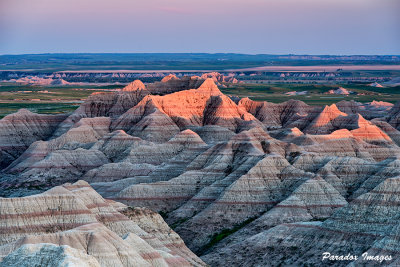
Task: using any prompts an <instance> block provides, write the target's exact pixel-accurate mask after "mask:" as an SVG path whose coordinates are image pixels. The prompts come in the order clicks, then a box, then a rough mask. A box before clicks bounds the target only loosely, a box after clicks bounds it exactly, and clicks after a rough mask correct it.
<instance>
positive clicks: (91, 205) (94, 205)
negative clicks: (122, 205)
mask: <svg viewBox="0 0 400 267" xmlns="http://www.w3.org/2000/svg"><path fill="white" fill-rule="evenodd" d="M109 206H110V204H108V203H94V204H89V205H86V207H87V208H88V209H93V208H103V207H109Z"/></svg>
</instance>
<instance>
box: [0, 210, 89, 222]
mask: <svg viewBox="0 0 400 267" xmlns="http://www.w3.org/2000/svg"><path fill="white" fill-rule="evenodd" d="M82 214H93V213H92V212H90V211H89V210H61V211H59V210H47V211H42V212H31V213H23V214H0V220H5V219H16V218H20V217H22V218H34V217H44V216H60V215H82Z"/></svg>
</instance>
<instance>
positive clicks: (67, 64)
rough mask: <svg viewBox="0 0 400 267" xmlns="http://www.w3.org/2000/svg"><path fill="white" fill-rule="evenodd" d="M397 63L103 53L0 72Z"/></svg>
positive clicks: (49, 58) (45, 59)
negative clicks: (20, 70)
mask: <svg viewBox="0 0 400 267" xmlns="http://www.w3.org/2000/svg"><path fill="white" fill-rule="evenodd" d="M332 64H342V65H343V64H400V56H398V55H384V56H382V55H376V56H369V55H352V56H335V55H268V54H259V55H249V54H233V53H216V54H207V53H130V54H124V53H121V54H118V53H104V54H91V53H81V54H27V55H2V56H0V70H18V69H25V70H26V69H32V70H42V71H57V70H93V69H97V70H102V69H109V70H110V69H111V70H112V69H129V70H164V69H166V70H176V69H182V70H222V69H232V68H250V67H257V66H266V65H279V66H285V65H291V66H307V65H332Z"/></svg>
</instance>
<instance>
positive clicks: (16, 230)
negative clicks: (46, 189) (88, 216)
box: [0, 222, 94, 235]
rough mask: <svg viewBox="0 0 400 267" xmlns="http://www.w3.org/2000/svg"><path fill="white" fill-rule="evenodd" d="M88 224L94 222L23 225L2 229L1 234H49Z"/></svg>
mask: <svg viewBox="0 0 400 267" xmlns="http://www.w3.org/2000/svg"><path fill="white" fill-rule="evenodd" d="M88 223H94V222H83V223H60V222H56V223H53V224H36V225H23V226H9V227H0V233H9V235H15V234H20V233H31V232H34V233H38V232H40V230H42V233H48V232H47V230H49V229H57V231H59V229H64V230H70V229H73V228H76V227H79V226H83V225H87V224H88Z"/></svg>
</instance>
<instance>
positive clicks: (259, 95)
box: [221, 84, 400, 105]
mask: <svg viewBox="0 0 400 267" xmlns="http://www.w3.org/2000/svg"><path fill="white" fill-rule="evenodd" d="M340 86H342V87H344V88H346V89H347V90H349V91H353V92H356V93H357V94H351V95H347V96H346V95H329V94H326V92H328V91H329V90H331V89H337V88H339V87H340ZM221 91H222V92H223V93H224V94H227V95H235V96H238V97H240V98H242V97H249V98H250V99H252V100H256V101H269V102H273V103H280V102H284V101H287V100H289V99H298V100H301V101H304V102H306V103H307V104H310V105H327V104H332V103H336V102H339V101H341V100H354V101H358V102H362V103H366V102H371V101H373V100H376V101H386V102H390V103H395V102H397V101H400V86H397V87H387V88H375V87H371V86H368V85H366V84H345V85H340V84H330V85H317V84H236V85H233V86H232V85H231V86H229V87H227V88H222V89H221ZM290 91H297V92H299V91H308V92H309V93H308V94H307V95H300V96H288V95H285V93H286V92H290Z"/></svg>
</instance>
